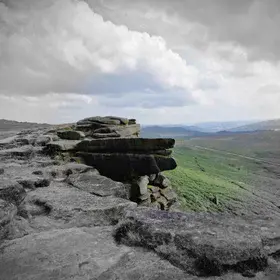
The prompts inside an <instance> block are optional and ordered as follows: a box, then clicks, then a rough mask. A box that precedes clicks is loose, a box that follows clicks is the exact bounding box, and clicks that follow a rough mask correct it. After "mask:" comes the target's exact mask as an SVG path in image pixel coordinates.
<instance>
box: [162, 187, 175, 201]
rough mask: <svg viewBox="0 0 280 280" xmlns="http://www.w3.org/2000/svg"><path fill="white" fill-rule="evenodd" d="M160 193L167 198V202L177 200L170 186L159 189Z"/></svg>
mask: <svg viewBox="0 0 280 280" xmlns="http://www.w3.org/2000/svg"><path fill="white" fill-rule="evenodd" d="M160 193H161V194H162V195H163V196H164V197H165V198H166V199H167V200H168V202H175V201H176V200H177V195H176V193H175V192H174V191H173V190H172V188H171V187H167V188H165V189H161V190H160Z"/></svg>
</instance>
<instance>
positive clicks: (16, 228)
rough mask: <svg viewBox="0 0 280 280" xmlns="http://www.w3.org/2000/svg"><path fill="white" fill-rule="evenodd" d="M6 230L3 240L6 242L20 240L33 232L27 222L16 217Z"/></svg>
mask: <svg viewBox="0 0 280 280" xmlns="http://www.w3.org/2000/svg"><path fill="white" fill-rule="evenodd" d="M18 214H19V213H18ZM6 229H7V233H6V238H5V239H7V240H13V239H17V238H21V237H23V236H25V235H28V234H30V233H33V232H34V230H33V229H32V228H31V227H30V225H29V222H28V220H27V219H24V218H23V217H20V216H18V215H17V216H15V217H14V219H13V220H12V221H11V222H10V223H9V225H8V226H7V227H6Z"/></svg>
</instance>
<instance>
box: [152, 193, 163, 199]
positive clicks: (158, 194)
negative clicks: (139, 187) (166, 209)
mask: <svg viewBox="0 0 280 280" xmlns="http://www.w3.org/2000/svg"><path fill="white" fill-rule="evenodd" d="M160 197H161V194H160V192H153V193H152V194H151V199H152V201H157V200H158V199H159V198H160Z"/></svg>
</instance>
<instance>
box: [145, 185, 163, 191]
mask: <svg viewBox="0 0 280 280" xmlns="http://www.w3.org/2000/svg"><path fill="white" fill-rule="evenodd" d="M148 188H149V190H150V191H151V192H152V193H157V192H159V191H160V188H159V187H155V186H151V185H149V186H148Z"/></svg>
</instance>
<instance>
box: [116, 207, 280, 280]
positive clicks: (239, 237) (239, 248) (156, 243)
mask: <svg viewBox="0 0 280 280" xmlns="http://www.w3.org/2000/svg"><path fill="white" fill-rule="evenodd" d="M265 223H267V221H263V223H260V222H257V221H256V223H254V222H253V221H252V220H250V219H247V220H245V219H241V218H237V217H233V216H230V215H225V214H211V213H188V214H184V213H175V212H173V213H169V212H165V211H156V210H150V209H145V208H142V209H141V208H138V209H136V210H134V211H129V212H128V213H127V215H126V219H125V221H123V222H122V223H121V224H120V225H119V227H118V229H117V231H116V233H115V238H116V241H118V242H119V243H123V244H126V245H131V246H142V247H145V248H149V249H152V250H154V251H156V252H158V253H159V254H160V255H161V256H163V257H164V258H166V259H168V260H170V261H171V262H172V263H173V264H174V265H176V266H178V267H181V268H183V269H184V270H185V271H187V272H188V273H191V274H194V275H199V276H221V275H223V274H225V273H228V272H229V271H234V272H236V273H241V274H244V273H246V272H253V273H254V274H255V273H256V272H258V271H263V270H265V269H266V267H267V266H268V251H267V250H268V249H267V247H265V246H268V247H269V246H271V245H272V244H275V243H273V242H272V241H268V239H271V238H273V240H274V242H275V241H276V239H275V238H277V237H276V236H279V231H277V230H276V228H275V229H274V230H273V229H270V230H268V228H267V227H264V226H261V224H263V225H264V224H265ZM276 232H278V234H276ZM266 244H267V245H266ZM268 244H270V245H268ZM278 244H279V242H278ZM273 246H274V245H273ZM273 248H274V247H273ZM274 250H277V249H274ZM223 279H230V278H223ZM237 279H239V278H237Z"/></svg>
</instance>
